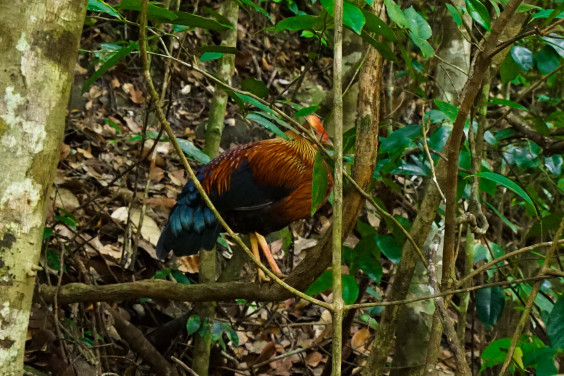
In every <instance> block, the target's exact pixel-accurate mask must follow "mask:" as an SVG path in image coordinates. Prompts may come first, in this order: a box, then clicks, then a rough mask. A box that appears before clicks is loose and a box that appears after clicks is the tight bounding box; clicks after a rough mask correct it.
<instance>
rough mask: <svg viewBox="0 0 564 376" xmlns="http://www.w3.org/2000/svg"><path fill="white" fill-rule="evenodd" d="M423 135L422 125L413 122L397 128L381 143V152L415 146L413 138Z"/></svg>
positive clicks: (399, 150)
mask: <svg viewBox="0 0 564 376" xmlns="http://www.w3.org/2000/svg"><path fill="white" fill-rule="evenodd" d="M420 135H421V125H418V124H413V125H408V126H407V127H403V128H400V129H398V130H395V131H394V132H393V133H392V134H391V135H389V136H388V137H386V139H385V140H383V141H382V143H381V148H380V153H390V152H394V153H395V152H399V153H400V154H401V152H402V151H403V150H405V148H407V147H410V146H413V145H414V142H413V140H414V139H415V138H416V137H418V136H420Z"/></svg>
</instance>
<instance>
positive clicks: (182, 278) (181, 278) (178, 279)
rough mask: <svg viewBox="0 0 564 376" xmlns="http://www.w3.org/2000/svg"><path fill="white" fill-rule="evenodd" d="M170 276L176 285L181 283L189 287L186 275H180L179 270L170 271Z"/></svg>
mask: <svg viewBox="0 0 564 376" xmlns="http://www.w3.org/2000/svg"><path fill="white" fill-rule="evenodd" d="M170 275H171V276H172V278H174V280H175V281H176V282H178V283H182V284H183V285H190V284H191V283H190V280H189V279H188V277H186V275H185V274H184V273H182V272H181V271H180V270H171V271H170Z"/></svg>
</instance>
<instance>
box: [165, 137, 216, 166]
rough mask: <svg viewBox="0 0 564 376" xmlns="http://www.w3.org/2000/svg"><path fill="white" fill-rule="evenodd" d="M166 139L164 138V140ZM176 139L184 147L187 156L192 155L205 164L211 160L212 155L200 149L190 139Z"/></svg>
mask: <svg viewBox="0 0 564 376" xmlns="http://www.w3.org/2000/svg"><path fill="white" fill-rule="evenodd" d="M164 140H165V139H163V141H164ZM176 140H177V141H178V144H179V145H180V148H181V149H182V151H183V152H184V154H186V155H187V156H189V157H192V158H194V159H195V160H197V161H198V162H200V163H203V164H206V163H208V162H209V161H210V157H209V156H208V155H207V154H206V153H204V152H203V151H201V150H200V149H198V148H197V147H196V146H194V144H193V143H191V142H190V141H188V140H185V139H183V138H177V139H176Z"/></svg>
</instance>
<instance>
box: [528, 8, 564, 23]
mask: <svg viewBox="0 0 564 376" xmlns="http://www.w3.org/2000/svg"><path fill="white" fill-rule="evenodd" d="M554 11H555V9H543V10H541V11H540V12H537V13H535V14H534V15H533V17H532V19H533V20H534V19H536V18H548V17H550V16H551V15H552V14H553V13H554ZM555 17H556V18H564V12H557V14H556V16H555Z"/></svg>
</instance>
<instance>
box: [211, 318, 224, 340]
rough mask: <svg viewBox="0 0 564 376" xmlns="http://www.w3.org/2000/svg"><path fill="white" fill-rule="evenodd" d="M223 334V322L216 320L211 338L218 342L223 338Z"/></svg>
mask: <svg viewBox="0 0 564 376" xmlns="http://www.w3.org/2000/svg"><path fill="white" fill-rule="evenodd" d="M222 334H223V327H222V326H221V322H219V321H214V322H213V325H212V329H211V340H212V341H213V342H218V341H219V340H220V339H221V336H222Z"/></svg>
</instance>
